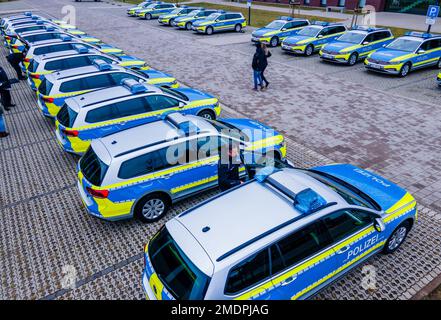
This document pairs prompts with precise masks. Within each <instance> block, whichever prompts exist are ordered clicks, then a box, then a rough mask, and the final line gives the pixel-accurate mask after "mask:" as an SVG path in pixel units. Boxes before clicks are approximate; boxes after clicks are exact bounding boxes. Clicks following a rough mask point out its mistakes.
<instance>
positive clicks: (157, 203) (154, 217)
mask: <svg viewBox="0 0 441 320" xmlns="http://www.w3.org/2000/svg"><path fill="white" fill-rule="evenodd" d="M169 209H170V200H169V199H168V198H166V197H165V196H164V195H162V194H160V193H152V194H149V195H147V196H145V197H144V198H142V199H141V200H139V202H138V203H137V204H136V207H135V210H134V214H135V216H136V217H137V218H138V219H139V220H141V221H142V222H145V223H152V222H155V221H158V220H159V219H161V218H162V217H163V216H164V215H165V214H166V213H167V211H168V210H169Z"/></svg>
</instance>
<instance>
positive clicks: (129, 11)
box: [127, 1, 154, 17]
mask: <svg viewBox="0 0 441 320" xmlns="http://www.w3.org/2000/svg"><path fill="white" fill-rule="evenodd" d="M152 3H154V1H143V2H141V3H140V4H138V5H137V6H136V7H130V8H128V9H127V14H128V15H129V16H131V17H136V16H137V14H136V11H138V10H142V9H145V8H147V7H148V6H149V5H151V4H152Z"/></svg>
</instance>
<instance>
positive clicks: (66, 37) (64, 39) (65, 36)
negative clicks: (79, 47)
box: [60, 35, 72, 42]
mask: <svg viewBox="0 0 441 320" xmlns="http://www.w3.org/2000/svg"><path fill="white" fill-rule="evenodd" d="M60 39H61V41H64V42H66V41H71V40H72V37H70V36H67V35H62V36H61V37H60Z"/></svg>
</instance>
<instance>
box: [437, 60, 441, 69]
mask: <svg viewBox="0 0 441 320" xmlns="http://www.w3.org/2000/svg"><path fill="white" fill-rule="evenodd" d="M436 67H437V68H438V69H441V58H440V59H439V60H438V64H437V65H436Z"/></svg>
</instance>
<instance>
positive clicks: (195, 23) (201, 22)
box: [193, 19, 213, 27]
mask: <svg viewBox="0 0 441 320" xmlns="http://www.w3.org/2000/svg"><path fill="white" fill-rule="evenodd" d="M212 22H213V21H212V20H208V19H201V20H198V21H196V22H194V23H193V25H194V26H196V27H197V26H203V25H205V24H209V23H212Z"/></svg>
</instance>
